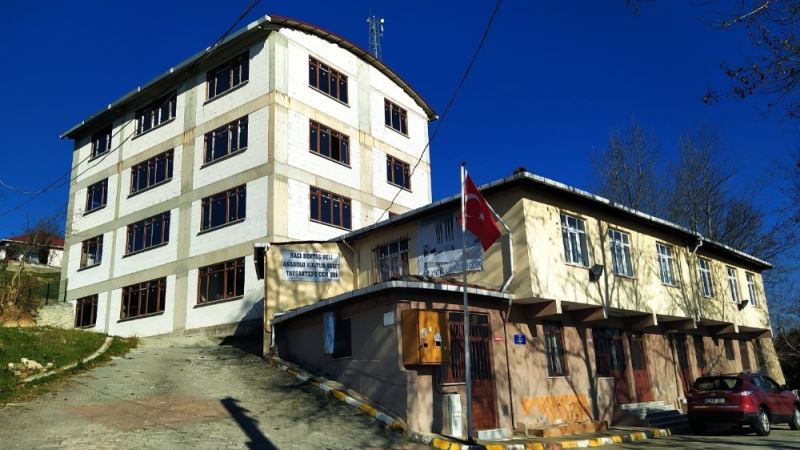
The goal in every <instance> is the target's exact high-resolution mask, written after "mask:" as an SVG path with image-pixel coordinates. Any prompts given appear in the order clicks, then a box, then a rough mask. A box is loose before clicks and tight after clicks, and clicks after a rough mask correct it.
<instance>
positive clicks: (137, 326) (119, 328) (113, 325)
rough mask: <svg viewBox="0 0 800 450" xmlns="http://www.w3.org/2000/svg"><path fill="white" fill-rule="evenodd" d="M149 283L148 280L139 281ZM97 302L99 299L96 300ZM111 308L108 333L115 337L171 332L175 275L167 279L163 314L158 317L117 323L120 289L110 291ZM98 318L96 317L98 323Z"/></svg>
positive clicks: (109, 303) (120, 298) (120, 296)
mask: <svg viewBox="0 0 800 450" xmlns="http://www.w3.org/2000/svg"><path fill="white" fill-rule="evenodd" d="M141 281H149V280H141ZM98 300H99V299H98ZM108 305H109V307H110V308H111V311H110V313H111V315H110V323H109V333H110V334H113V335H116V336H153V335H156V334H165V333H169V332H170V331H172V328H173V327H172V318H173V316H174V314H175V275H170V276H168V277H167V286H166V300H165V303H164V305H165V307H164V312H163V313H162V314H159V315H155V316H150V317H142V318H139V319H131V320H126V321H124V322H118V321H119V314H120V307H121V305H122V289H121V288H120V289H114V290H113V291H111V301H109V302H108ZM99 321H100V317H99V315H98V322H99Z"/></svg>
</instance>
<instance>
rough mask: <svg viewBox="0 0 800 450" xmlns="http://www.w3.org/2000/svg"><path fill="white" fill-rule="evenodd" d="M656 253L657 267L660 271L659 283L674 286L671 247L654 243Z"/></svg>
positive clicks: (673, 265) (673, 261)
mask: <svg viewBox="0 0 800 450" xmlns="http://www.w3.org/2000/svg"><path fill="white" fill-rule="evenodd" d="M656 252H658V267H659V269H660V270H661V282H662V283H664V284H668V285H670V286H675V285H676V284H677V283H676V281H675V260H674V258H673V257H672V246H671V245H666V244H659V243H656Z"/></svg>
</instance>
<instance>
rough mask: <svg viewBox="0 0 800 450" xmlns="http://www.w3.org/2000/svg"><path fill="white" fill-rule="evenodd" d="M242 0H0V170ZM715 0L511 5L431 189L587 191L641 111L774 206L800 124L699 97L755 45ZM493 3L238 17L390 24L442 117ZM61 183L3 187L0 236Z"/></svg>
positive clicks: (362, 40) (212, 26)
mask: <svg viewBox="0 0 800 450" xmlns="http://www.w3.org/2000/svg"><path fill="white" fill-rule="evenodd" d="M246 3H247V1H246V0H234V1H229V2H219V1H206V0H198V1H191V2H189V1H175V2H169V1H164V0H161V1H153V0H139V1H137V2H133V3H131V2H109V1H100V0H95V1H74V2H45V3H43V4H32V3H30V2H22V1H18V0H10V1H9V0H6V1H5V2H4V14H3V17H2V19H0V21H1V22H0V24H2V26H0V35H1V36H2V41H0V42H2V44H0V46H1V47H0V48H2V53H3V55H4V59H5V61H6V63H5V64H4V70H2V71H0V82H2V86H4V87H5V89H4V103H5V104H4V106H3V108H2V109H0V118H2V120H0V123H1V124H2V125H0V127H2V131H3V137H4V139H3V143H4V147H3V150H2V165H0V180H2V181H3V182H5V183H7V184H9V185H12V186H14V187H15V188H17V189H20V190H24V191H37V190H39V189H42V188H43V187H45V186H47V185H48V184H50V183H51V182H52V181H54V180H55V179H56V178H58V177H59V176H61V175H63V174H64V173H65V172H67V171H68V170H69V167H70V161H71V152H72V144H71V142H70V141H61V140H59V139H58V136H59V134H60V133H61V132H63V131H65V130H67V129H69V128H70V127H72V126H73V125H75V124H76V123H77V122H79V121H80V120H82V119H84V118H85V117H87V116H88V115H90V114H93V113H94V112H96V111H97V110H99V109H101V108H102V107H104V105H106V104H108V103H110V102H111V101H113V100H115V99H117V98H118V97H120V96H122V95H124V94H125V93H127V92H128V91H130V90H131V89H133V88H135V87H136V86H138V85H140V84H143V83H144V82H146V81H148V80H150V79H151V78H153V77H155V76H157V75H158V74H160V73H162V72H163V71H165V70H166V69H168V68H169V67H171V66H173V65H175V64H176V63H178V62H180V61H182V60H183V59H185V58H186V57H188V56H190V55H193V54H194V53H196V52H198V51H200V50H202V49H203V48H205V47H206V46H208V45H209V44H210V43H212V42H213V41H214V40H215V39H216V38H217V37H218V36H219V35H220V34H221V33H222V32H223V31H224V30H225V29H226V28H227V27H228V26H229V25H230V23H231V22H232V21H233V20H234V19H235V17H236V16H237V15H238V14H239V12H240V11H241V9H242V8H243V7H244V5H245V4H246ZM725 3H726V2H705V1H699V0H694V1H675V2H672V1H657V2H655V3H654V4H645V5H644V6H643V8H642V9H641V11H640V12H639V14H638V15H635V14H634V13H633V11H632V10H630V9H628V8H626V6H625V1H624V0H607V1H604V2H589V1H584V2H568V1H563V2H530V1H522V0H506V1H505V2H504V4H503V6H502V8H501V10H500V12H499V14H498V16H497V18H496V21H495V24H494V27H493V29H492V31H491V34H490V36H489V39H488V41H487V43H486V45H485V47H484V48H483V51H482V53H481V55H480V57H479V59H478V61H477V63H476V66H475V67H474V69H473V72H472V74H471V76H470V78H469V80H468V81H467V83H466V85H465V86H464V89H463V91H462V93H461V95H460V97H459V98H458V100H457V102H456V104H455V106H454V108H453V109H452V110H451V112H450V115H449V116H448V117H447V118H446V120H444V121H443V122H442V124H441V126H442V129H441V131H440V133H439V136H438V137H437V139H436V140H435V141H434V142H433V143H432V146H431V152H432V153H431V155H432V156H431V157H432V164H433V197H434V200H435V199H437V198H441V197H443V196H446V195H450V194H453V193H455V192H457V190H458V188H459V185H458V183H459V181H458V180H459V179H458V176H459V175H458V170H459V169H458V164H459V162H460V161H461V160H466V161H467V163H468V167H469V169H470V172H471V174H472V176H473V178H474V179H475V180H476V182H478V183H482V182H487V181H490V180H493V179H496V178H500V177H503V176H506V175H508V174H510V173H511V172H512V171H513V170H514V169H515V168H516V167H518V166H524V167H526V168H527V169H528V170H530V171H532V172H535V173H538V174H540V175H543V176H546V177H550V178H554V179H556V180H558V181H562V182H565V183H568V184H571V185H575V186H578V187H582V188H587V189H589V188H591V187H592V170H591V156H592V154H593V153H595V152H597V151H599V150H601V149H602V148H604V147H605V145H606V142H607V139H608V135H609V132H610V131H611V130H615V129H619V128H622V127H625V126H626V125H627V124H628V123H629V122H630V119H631V118H632V117H634V116H635V117H636V118H637V119H638V120H639V121H640V122H641V124H642V125H643V127H644V128H645V129H647V130H649V131H651V132H652V133H654V134H655V135H657V136H658V138H659V140H660V142H661V144H662V148H663V150H664V155H663V157H664V158H665V159H666V158H669V157H670V155H673V154H674V152H675V149H676V146H677V140H678V138H679V136H680V135H681V134H683V133H685V132H687V131H691V130H694V129H696V128H697V127H698V126H700V125H707V126H710V127H712V128H714V129H715V130H716V131H717V132H718V133H719V135H720V136H721V138H722V140H723V142H724V144H725V151H724V153H723V155H724V158H725V159H726V160H727V161H728V162H729V163H730V164H731V165H732V166H733V167H734V168H735V169H737V170H738V175H737V180H738V181H739V182H740V183H741V185H742V186H747V187H760V188H762V190H761V191H760V192H761V193H760V196H761V197H762V198H761V200H762V202H763V204H764V205H767V206H768V207H771V206H773V205H777V204H779V203H780V201H781V191H780V189H781V182H782V180H781V177H780V176H775V174H776V173H779V172H776V167H780V165H782V164H788V163H789V159H790V155H791V154H792V153H795V152H796V151H797V145H796V142H797V137H798V134H797V132H798V129H797V127H796V125H794V124H792V123H786V122H785V121H783V116H781V115H780V113H773V114H769V113H767V111H766V109H765V106H764V105H765V104H766V102H765V101H764V100H763V99H758V98H757V99H749V100H745V101H739V100H724V99H723V100H722V101H720V102H718V103H716V104H712V105H706V104H703V102H702V101H701V99H702V96H703V94H704V93H705V92H706V90H707V89H708V88H709V87H713V88H717V89H718V90H724V89H725V87H726V86H728V81H727V80H726V77H725V76H724V74H723V73H722V71H721V70H720V68H719V66H720V63H722V62H724V61H731V62H736V61H740V60H741V59H742V58H743V57H744V56H746V55H748V54H752V52H753V51H752V49H750V48H749V46H748V43H747V40H746V38H745V37H744V34H743V33H740V32H737V31H720V30H715V29H712V27H711V26H710V25H711V19H712V18H714V17H720V16H719V13H721V12H723V9H724V6H725ZM493 4H494V2H490V1H485V2H477V1H461V2H455V1H441V2H430V1H416V0H413V1H412V0H408V1H404V2H377V1H373V2H368V1H348V2H312V1H301V0H293V1H266V0H265V1H262V2H261V3H260V4H259V5H258V7H256V8H255V10H254V11H253V12H252V13H251V14H250V15H249V16H248V17H247V19H246V20H245V21H244V22H243V23H242V25H244V24H245V23H247V22H249V21H251V20H254V19H255V18H256V17H258V16H261V15H264V14H276V15H284V16H289V17H294V18H298V19H301V20H304V21H307V22H311V23H314V24H316V25H319V26H321V27H323V28H326V29H328V30H330V31H333V32H335V33H337V34H339V35H342V36H344V37H345V38H348V39H349V40H351V41H353V42H355V43H357V44H359V45H361V46H362V47H365V48H366V46H367V24H366V20H365V19H366V16H367V15H368V14H369V12H370V11H372V12H373V13H375V14H378V15H381V16H383V17H385V19H386V32H385V37H384V39H383V52H384V61H385V62H386V63H387V64H388V65H389V66H391V67H392V68H393V69H394V70H395V71H397V72H398V73H399V74H401V75H402V76H403V77H404V78H405V79H406V80H407V81H408V82H409V83H410V84H411V85H412V86H414V87H415V88H416V89H417V90H418V91H419V92H420V93H421V94H422V95H423V96H424V97H425V98H426V99H427V100H428V101H429V102H430V103H431V105H433V107H434V109H436V110H437V111H439V112H441V111H442V110H443V109H444V106H445V104H446V103H447V101H448V99H449V97H450V95H451V93H452V91H453V89H454V87H455V85H456V83H457V82H458V80H459V78H460V77H461V74H462V72H463V69H464V67H465V65H466V63H467V61H468V59H469V57H470V55H471V53H472V52H473V51H474V48H475V46H476V44H477V42H478V41H479V39H480V36H481V33H482V32H483V27H484V26H485V23H486V20H487V18H488V16H489V14H490V12H491V10H492V8H493ZM436 126H437V124H436V123H433V124H432V128H431V129H433V127H436ZM67 189H68V186H66V185H65V186H63V187H61V188H59V189H56V190H53V191H50V192H47V193H45V194H42V195H40V196H37V197H34V198H31V196H28V195H22V194H19V193H15V192H12V191H10V190H8V189H5V188H2V187H0V237H2V236H8V235H11V234H14V233H16V232H17V231H19V230H21V229H22V228H23V227H24V226H25V224H26V222H28V221H30V222H35V221H36V219H37V218H39V217H44V216H49V215H52V214H54V213H56V212H58V211H60V210H63V209H64V205H65V204H66V201H67ZM25 201H29V203H27V204H26V205H25V206H23V207H20V208H18V209H16V210H15V211H13V212H9V211H10V210H11V209H12V208H15V207H17V206H18V205H19V204H20V203H22V202H25Z"/></svg>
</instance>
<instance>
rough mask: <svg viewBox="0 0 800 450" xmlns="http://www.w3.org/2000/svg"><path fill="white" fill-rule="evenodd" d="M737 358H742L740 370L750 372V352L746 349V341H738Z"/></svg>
mask: <svg viewBox="0 0 800 450" xmlns="http://www.w3.org/2000/svg"><path fill="white" fill-rule="evenodd" d="M739 356H740V357H741V358H742V370H744V371H749V370H752V367H751V366H750V350H749V349H748V348H747V341H745V340H744V339H742V340H740V341H739Z"/></svg>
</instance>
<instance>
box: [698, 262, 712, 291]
mask: <svg viewBox="0 0 800 450" xmlns="http://www.w3.org/2000/svg"><path fill="white" fill-rule="evenodd" d="M697 266H698V269H699V271H700V285H701V287H702V288H703V296H705V297H709V298H711V297H713V296H714V285H713V284H711V261H709V260H707V259H703V258H700V259H698V260H697Z"/></svg>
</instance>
